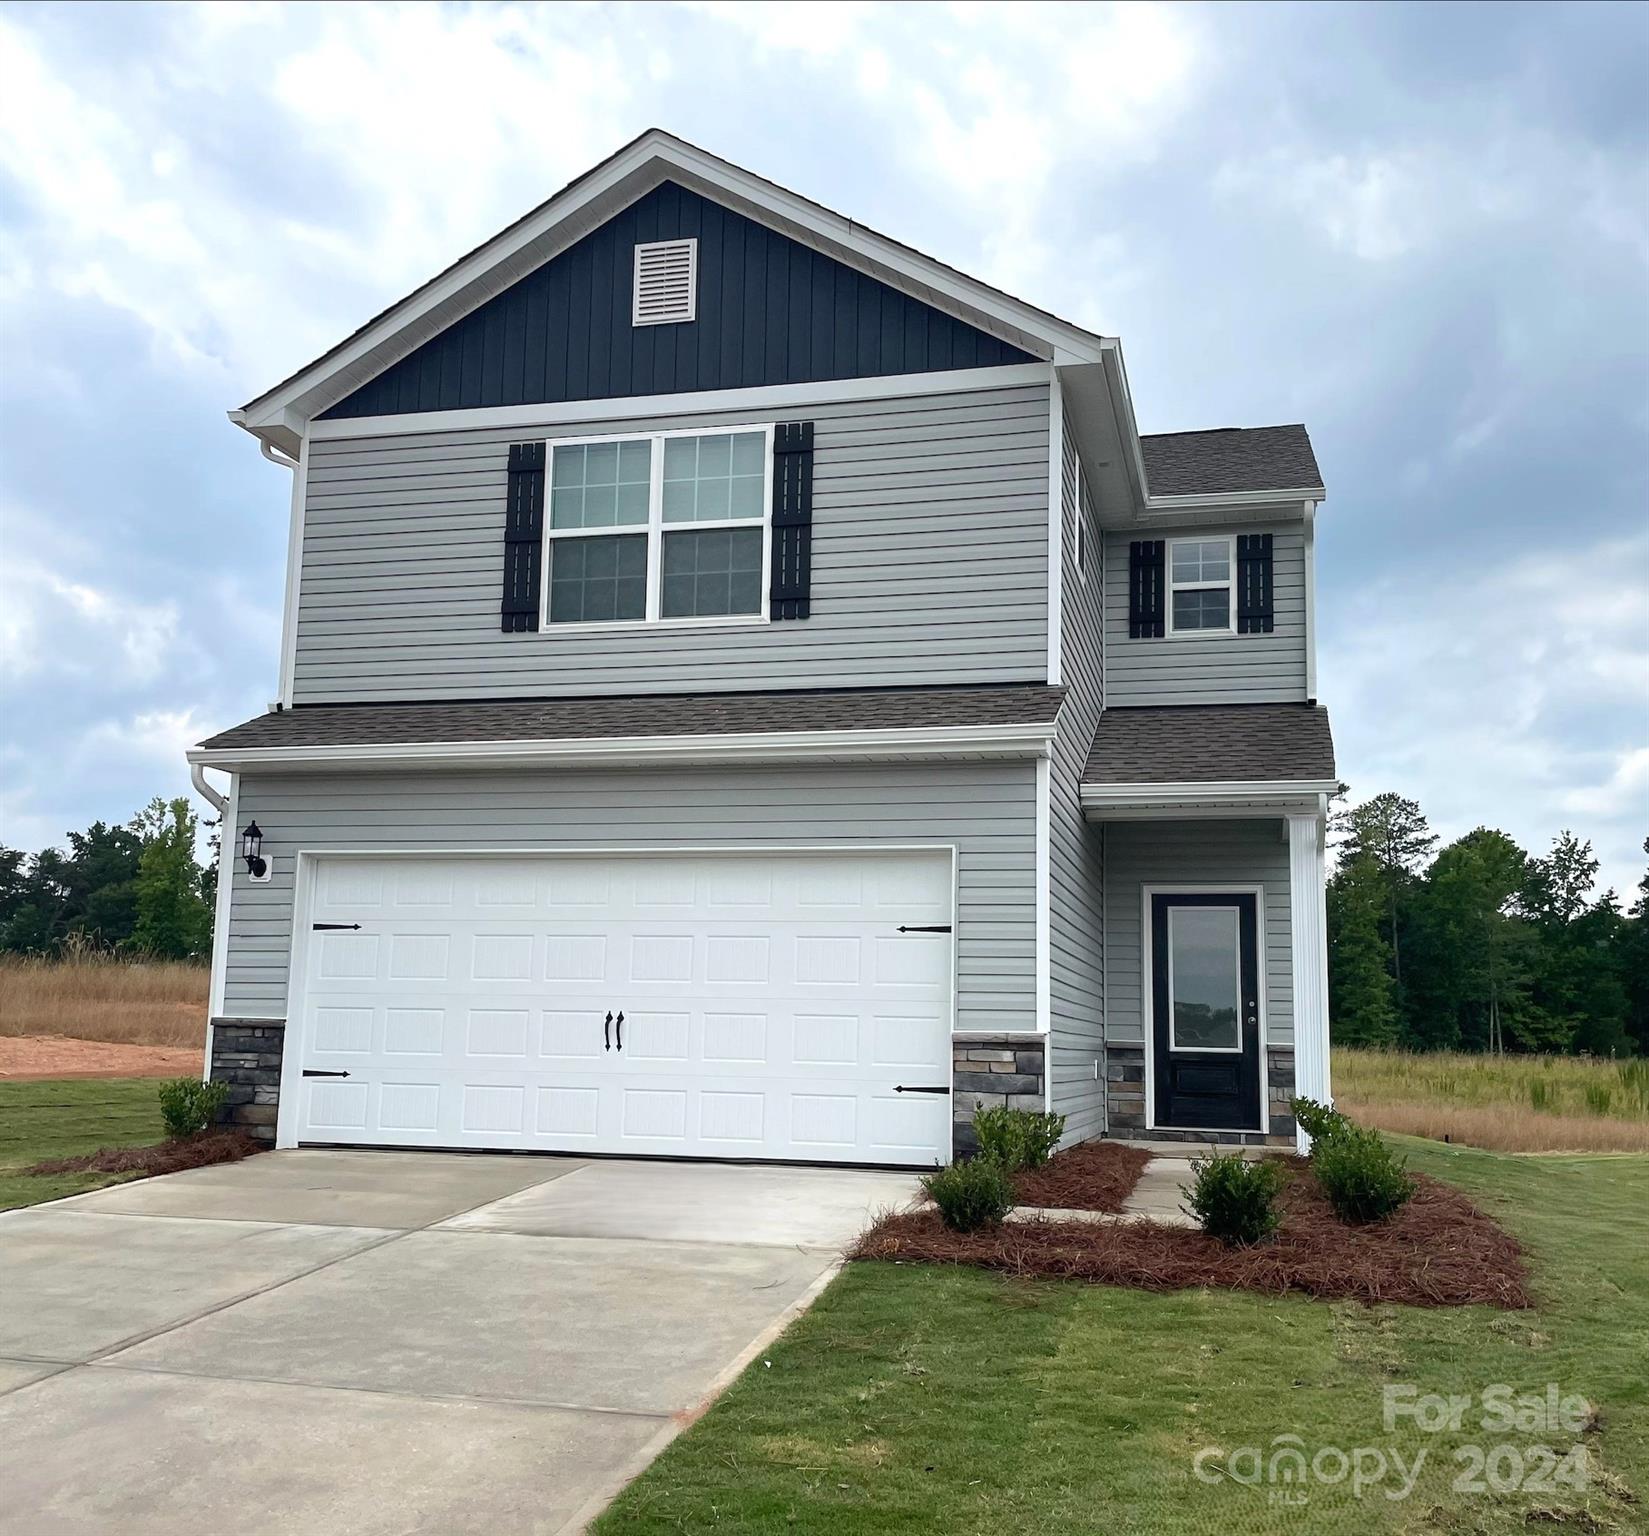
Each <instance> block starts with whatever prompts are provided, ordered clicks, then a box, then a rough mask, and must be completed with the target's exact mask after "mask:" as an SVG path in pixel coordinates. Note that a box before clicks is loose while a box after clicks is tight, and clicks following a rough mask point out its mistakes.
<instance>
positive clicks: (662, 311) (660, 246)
mask: <svg viewBox="0 0 1649 1536" xmlns="http://www.w3.org/2000/svg"><path fill="white" fill-rule="evenodd" d="M698 277H699V243H698V241H697V240H655V241H652V242H651V243H650V244H647V245H638V246H637V247H636V276H635V293H634V298H633V301H632V305H631V319H632V321H633V322H634V323H635V324H636V325H673V324H676V323H678V322H680V321H683V320H691V319H693V318H694V316H695V315H696V314H697V313H698V287H699V283H698Z"/></svg>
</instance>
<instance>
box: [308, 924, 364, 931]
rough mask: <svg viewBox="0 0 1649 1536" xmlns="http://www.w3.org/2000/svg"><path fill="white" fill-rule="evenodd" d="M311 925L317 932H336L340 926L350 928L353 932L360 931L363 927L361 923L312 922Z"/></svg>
mask: <svg viewBox="0 0 1649 1536" xmlns="http://www.w3.org/2000/svg"><path fill="white" fill-rule="evenodd" d="M310 926H311V927H312V928H313V929H314V930H315V932H316V933H335V932H337V931H338V930H339V929H340V928H344V929H348V930H349V931H350V932H351V933H358V932H359V931H360V927H361V925H360V924H359V923H311V924H310Z"/></svg>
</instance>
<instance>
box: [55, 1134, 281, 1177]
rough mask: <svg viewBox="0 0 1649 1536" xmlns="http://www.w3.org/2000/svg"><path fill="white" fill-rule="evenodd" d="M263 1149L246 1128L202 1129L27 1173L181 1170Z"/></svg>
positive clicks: (110, 1149) (232, 1159)
mask: <svg viewBox="0 0 1649 1536" xmlns="http://www.w3.org/2000/svg"><path fill="white" fill-rule="evenodd" d="M261 1151H263V1144H262V1143H261V1142H257V1141H254V1140H253V1139H252V1138H251V1137H250V1136H248V1135H247V1134H246V1133H245V1132H244V1131H202V1132H201V1133H200V1135H198V1136H180V1137H178V1138H177V1139H176V1140H173V1141H161V1142H156V1143H155V1144H154V1145H153V1146H150V1147H104V1148H103V1149H102V1150H101V1151H99V1152H87V1153H84V1154H83V1155H81V1156H80V1157H54V1158H48V1159H47V1160H46V1161H45V1162H43V1163H35V1164H34V1165H33V1166H32V1167H28V1168H25V1169H24V1170H23V1172H24V1173H180V1172H182V1170H183V1169H185V1168H205V1167H207V1166H208V1165H209V1164H211V1163H238V1162H240V1161H241V1160H242V1159H243V1158H247V1157H251V1156H252V1155H253V1154H254V1153H256V1152H261Z"/></svg>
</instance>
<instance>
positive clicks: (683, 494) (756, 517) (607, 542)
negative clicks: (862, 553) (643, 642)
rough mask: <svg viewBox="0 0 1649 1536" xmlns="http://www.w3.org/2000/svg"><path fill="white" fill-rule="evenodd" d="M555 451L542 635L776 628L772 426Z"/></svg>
mask: <svg viewBox="0 0 1649 1536" xmlns="http://www.w3.org/2000/svg"><path fill="white" fill-rule="evenodd" d="M548 453H549V464H548V466H547V475H546V481H547V485H548V492H549V494H548V496H547V497H546V506H545V516H544V571H543V582H542V587H543V599H542V601H543V612H542V613H541V615H540V620H541V622H540V624H539V631H540V633H544V632H546V631H552V630H559V631H561V632H563V633H565V632H566V631H567V630H569V629H586V628H606V627H609V626H612V625H640V624H750V623H765V622H766V621H767V587H768V582H767V572H768V569H769V563H770V560H771V555H772V550H771V539H772V532H771V529H772V519H771V517H770V516H769V510H768V509H769V508H770V507H771V506H772V503H773V486H772V475H773V425H772V423H771V422H769V423H767V424H765V425H758V426H740V427H718V428H715V429H714V430H710V431H706V430H705V429H703V428H693V429H691V430H687V431H678V432H651V433H647V434H644V435H642V434H638V435H631V436H625V437H592V438H561V439H552V440H551V441H550V442H549V444H548Z"/></svg>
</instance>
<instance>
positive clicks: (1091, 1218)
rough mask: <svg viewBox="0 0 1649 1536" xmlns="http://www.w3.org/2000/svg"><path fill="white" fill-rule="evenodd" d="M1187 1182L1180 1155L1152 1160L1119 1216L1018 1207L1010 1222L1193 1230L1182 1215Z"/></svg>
mask: <svg viewBox="0 0 1649 1536" xmlns="http://www.w3.org/2000/svg"><path fill="white" fill-rule="evenodd" d="M1190 1179H1191V1162H1190V1159H1189V1158H1188V1157H1187V1156H1185V1155H1184V1154H1173V1155H1169V1156H1165V1157H1153V1158H1152V1159H1151V1161H1150V1162H1148V1163H1147V1164H1146V1165H1145V1167H1144V1168H1143V1169H1142V1170H1141V1172H1140V1176H1139V1183H1137V1184H1136V1185H1135V1186H1134V1192H1133V1193H1132V1194H1131V1195H1129V1197H1128V1198H1127V1199H1126V1200H1125V1201H1123V1204H1122V1212H1121V1214H1120V1215H1118V1214H1116V1213H1115V1212H1112V1211H1067V1210H1060V1209H1058V1208H1057V1207H1053V1206H1037V1205H1019V1206H1015V1207H1014V1209H1013V1211H1012V1213H1011V1214H1010V1216H1009V1218H1008V1219H1009V1220H1010V1221H1086V1222H1093V1223H1094V1224H1096V1225H1099V1226H1103V1225H1105V1224H1107V1223H1110V1222H1118V1221H1140V1220H1149V1221H1154V1222H1158V1223H1159V1224H1161V1225H1162V1226H1165V1227H1195V1226H1196V1225H1197V1221H1196V1218H1195V1217H1194V1216H1188V1215H1187V1214H1186V1212H1185V1209H1184V1205H1185V1186H1186V1184H1188V1183H1189V1182H1190Z"/></svg>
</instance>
